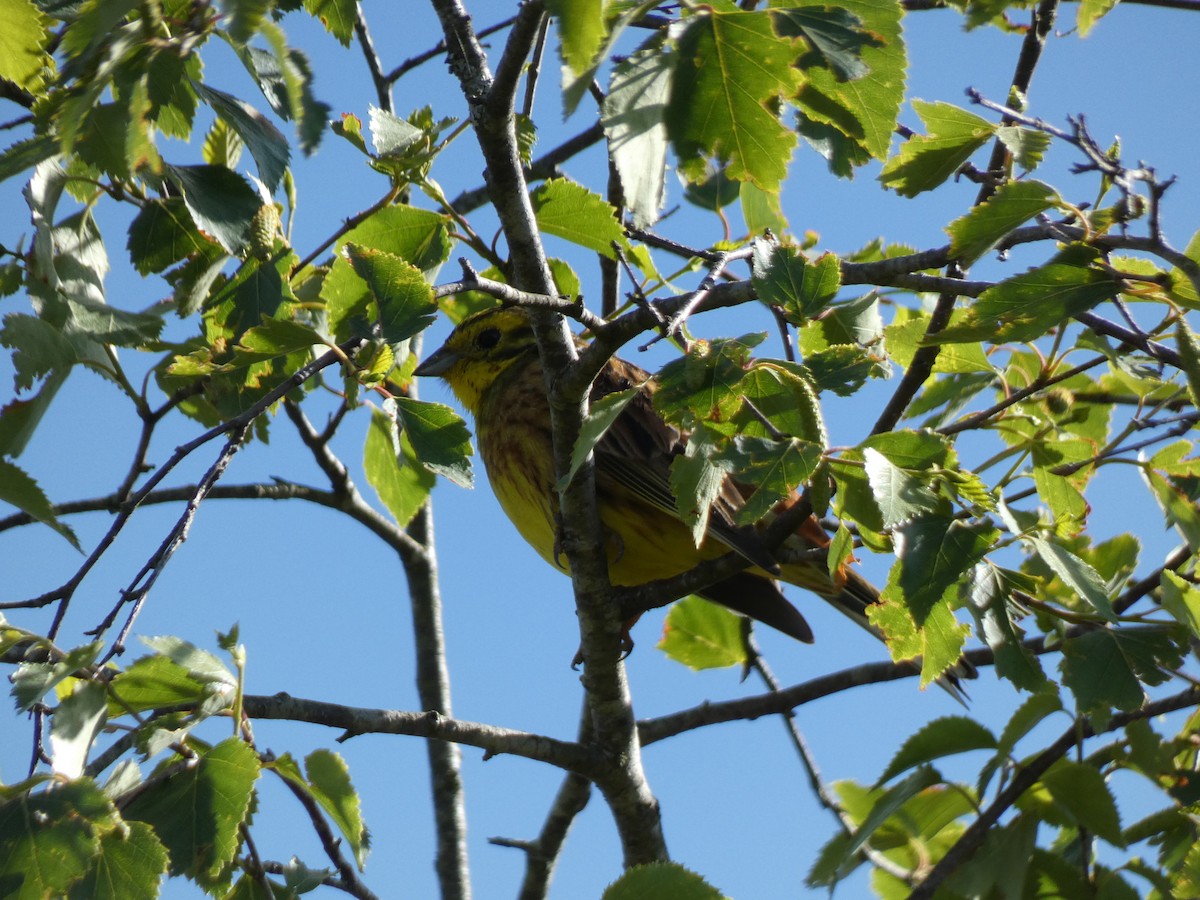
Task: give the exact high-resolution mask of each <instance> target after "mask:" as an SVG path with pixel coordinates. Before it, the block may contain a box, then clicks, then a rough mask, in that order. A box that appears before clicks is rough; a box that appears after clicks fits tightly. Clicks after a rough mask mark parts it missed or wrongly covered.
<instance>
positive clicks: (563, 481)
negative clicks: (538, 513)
mask: <svg viewBox="0 0 1200 900" xmlns="http://www.w3.org/2000/svg"><path fill="white" fill-rule="evenodd" d="M640 387H641V386H640V385H639V386H638V387H632V388H629V389H628V390H624V391H613V392H612V393H611V394H605V395H604V396H603V397H601V398H600V399H599V400H597V401H596V402H595V403H593V404H591V407H590V408H589V409H588V416H587V418H586V419H585V420H584V421H583V423H582V424H581V425H580V426H579V437H578V438H577V439H576V441H575V446H574V447H573V448H571V468H570V469H568V470H567V473H566V474H565V475H563V477H562V478H560V479H559V480H558V483H557V484H556V485H555V486H554V489H555V490H556V491H561V490H563V489H565V488H566V486H567V485H569V484H570V483H571V482H572V481H573V480H574V478H575V473H576V472H578V471H579V467H580V466H582V465H583V462H584V460H586V459H587V457H588V454H589V453H591V452H592V450H593V449H594V448H595V446H596V444H597V443H599V441H600V438H602V437H604V433H605V432H606V431H608V429H609V427H610V426H611V425H612V423H613V422H615V421H616V420H617V417H618V416H619V415H621V413H622V411H623V410H624V409H625V407H626V406H628V405H629V402H630V401H631V400H633V398H634V397H636V396H637V395H638V393H639V390H640Z"/></svg>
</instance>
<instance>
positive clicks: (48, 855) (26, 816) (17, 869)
mask: <svg viewBox="0 0 1200 900" xmlns="http://www.w3.org/2000/svg"><path fill="white" fill-rule="evenodd" d="M116 819H117V815H116V810H115V809H114V808H113V805H112V802H111V801H110V800H109V799H108V798H107V797H106V796H105V795H104V793H103V792H102V791H101V790H100V789H99V788H98V787H96V785H95V784H94V783H93V782H92V781H91V779H86V778H81V779H78V780H76V781H69V782H65V783H63V784H58V785H55V786H54V787H53V789H47V790H41V791H36V792H34V791H26V792H21V793H19V794H17V795H16V796H13V797H11V798H10V799H8V800H7V802H4V803H0V847H3V848H4V852H3V853H0V886H3V887H4V888H5V895H6V896H9V897H13V898H19V900H26V898H28V900H35V898H43V897H62V896H64V895H66V893H67V891H68V890H69V889H70V887H71V885H72V884H74V883H75V882H77V881H78V880H79V879H81V878H83V877H84V875H85V874H86V873H87V871H88V869H89V867H90V866H91V864H92V860H93V859H95V856H96V853H97V851H98V850H99V849H100V835H101V834H103V833H105V832H108V831H111V830H113V826H114V824H115V821H116ZM18 885H19V890H18V889H15V887H16V886H18Z"/></svg>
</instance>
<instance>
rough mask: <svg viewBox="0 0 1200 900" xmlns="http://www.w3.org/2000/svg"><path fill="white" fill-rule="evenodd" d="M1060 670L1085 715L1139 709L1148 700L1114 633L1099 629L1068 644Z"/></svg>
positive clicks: (1064, 646)
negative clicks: (1114, 710) (1111, 710)
mask: <svg viewBox="0 0 1200 900" xmlns="http://www.w3.org/2000/svg"><path fill="white" fill-rule="evenodd" d="M1060 669H1061V670H1062V677H1063V683H1064V684H1066V686H1067V687H1069V688H1070V689H1071V693H1073V694H1074V695H1075V700H1076V703H1078V705H1079V708H1080V710H1081V711H1083V712H1085V713H1094V712H1104V711H1107V710H1109V709H1111V708H1114V707H1115V708H1116V709H1124V710H1132V709H1137V708H1138V707H1139V706H1141V705H1142V703H1143V702H1144V701H1145V699H1146V694H1145V692H1144V690H1143V689H1142V683H1141V681H1139V680H1138V677H1137V675H1135V674H1134V672H1133V669H1132V668H1131V667H1130V665H1129V661H1128V659H1126V657H1125V655H1124V653H1122V652H1121V648H1120V646H1119V645H1118V643H1117V639H1116V638H1115V637H1114V636H1113V634H1112V633H1111V632H1110V631H1107V630H1104V629H1097V630H1095V631H1089V632H1087V633H1085V634H1082V635H1079V636H1078V637H1073V638H1070V639H1068V640H1066V641H1064V642H1063V660H1062V664H1061V666H1060Z"/></svg>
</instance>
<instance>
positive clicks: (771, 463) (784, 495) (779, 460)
mask: <svg viewBox="0 0 1200 900" xmlns="http://www.w3.org/2000/svg"><path fill="white" fill-rule="evenodd" d="M721 456H722V458H723V459H726V460H728V461H729V463H730V464H731V465H732V466H733V468H734V470H735V471H736V472H737V474H738V481H739V482H740V483H743V484H747V485H751V486H752V487H753V488H754V494H753V495H752V496H751V497H750V498H749V500H747V501H746V505H745V506H743V507H742V508H741V509H740V510H738V514H737V520H738V522H739V523H741V524H743V525H745V524H750V523H752V522H757V521H758V520H759V519H761V518H762V517H763V516H765V515H766V514H767V513H769V512H770V511H771V509H772V508H773V507H774V506H775V504H776V503H778V502H779V501H781V500H786V499H788V498H789V497H791V496H792V492H793V491H795V490H796V489H797V488H798V487H800V486H801V485H803V484H806V483H807V482H808V481H809V479H811V478H812V477H813V473H815V472H816V470H817V466H818V464H819V463H820V461H821V456H822V448H821V446H820V445H819V444H814V443H813V442H811V441H805V440H800V439H798V438H791V437H789V438H783V439H781V440H773V439H771V438H762V437H755V436H753V435H748V434H739V435H737V436H736V437H735V438H734V439H733V442H732V444H730V445H729V446H728V447H727V449H726V450H725V451H724V452H723V453H722V454H721Z"/></svg>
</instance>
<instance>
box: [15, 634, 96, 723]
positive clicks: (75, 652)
mask: <svg viewBox="0 0 1200 900" xmlns="http://www.w3.org/2000/svg"><path fill="white" fill-rule="evenodd" d="M100 647H101V645H100V643H99V642H93V643H91V644H84V645H83V646H82V647H74V648H72V649H71V650H69V651H68V652H67V653H65V654H64V655H63V656H62V658H61V659H58V660H57V661H56V662H52V663H22V664H21V665H19V666H17V670H16V671H15V672H14V673H13V674H12V675H11V676H10V680H11V681H12V684H13V688H12V695H13V699H14V700H16V702H17V709H18V710H20V711H22V712H25V711H27V710H29V709H32V708H33V706H34V705H35V704H36V703H38V702H39V701H41V699H42V698H43V697H44V696H45V695H46V693H47V692H48V691H50V690H53V689H54V687H55V686H56V685H58V684H60V683H61V682H62V681H63V680H64V679H67V678H71V677H73V676H74V675H75V673H76V672H77V671H79V670H80V669H81V668H87V667H88V666H91V665H93V664H95V662H96V657H97V656H99V655H100Z"/></svg>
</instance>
